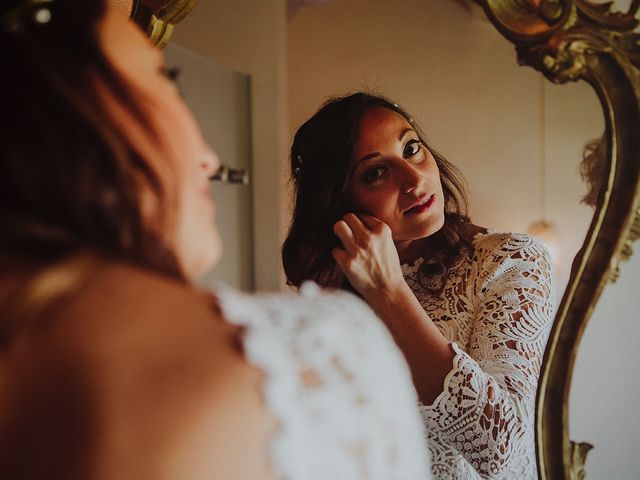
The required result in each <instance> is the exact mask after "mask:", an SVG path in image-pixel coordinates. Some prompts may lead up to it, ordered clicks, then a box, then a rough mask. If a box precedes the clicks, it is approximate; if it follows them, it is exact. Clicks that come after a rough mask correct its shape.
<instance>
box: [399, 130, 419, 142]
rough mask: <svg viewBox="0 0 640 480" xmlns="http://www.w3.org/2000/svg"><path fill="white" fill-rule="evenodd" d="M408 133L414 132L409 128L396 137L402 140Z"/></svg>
mask: <svg viewBox="0 0 640 480" xmlns="http://www.w3.org/2000/svg"><path fill="white" fill-rule="evenodd" d="M409 132H414V133H415V130H414V129H413V128H411V127H408V128H405V129H404V130H403V131H402V132H400V136H399V137H398V140H402V139H403V138H404V136H405V135H406V134H407V133H409Z"/></svg>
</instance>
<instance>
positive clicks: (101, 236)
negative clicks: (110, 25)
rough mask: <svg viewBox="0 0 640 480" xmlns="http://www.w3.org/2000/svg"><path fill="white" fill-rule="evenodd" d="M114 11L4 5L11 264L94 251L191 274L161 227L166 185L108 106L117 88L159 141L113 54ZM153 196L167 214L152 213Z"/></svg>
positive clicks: (1, 150) (2, 250)
mask: <svg viewBox="0 0 640 480" xmlns="http://www.w3.org/2000/svg"><path fill="white" fill-rule="evenodd" d="M41 7H42V8H44V9H45V10H47V12H48V13H49V14H50V17H51V18H50V19H48V18H46V16H45V17H44V18H43V17H42V15H41V16H40V17H38V16H37V14H38V12H39V11H40V9H41ZM47 12H45V13H47ZM105 12H106V6H105V4H104V2H103V1H102V0H55V1H53V2H47V3H42V2H41V3H39V4H38V3H37V2H30V1H26V0H22V1H20V0H3V2H2V6H1V7H0V52H1V55H0V56H1V58H2V63H3V68H2V70H3V73H2V76H1V84H2V88H0V95H1V96H2V99H1V102H0V103H1V104H2V107H3V108H2V115H1V116H0V225H2V227H1V228H0V262H2V260H1V259H2V258H5V259H7V258H8V259H12V260H16V259H18V260H19V259H25V260H28V261H34V260H36V261H38V262H44V263H47V262H54V261H57V260H63V259H64V258H68V257H69V255H72V254H74V253H76V252H78V251H80V250H95V251H97V252H100V253H103V254H106V255H107V256H113V257H116V258H120V259H124V260H127V261H130V262H133V263H136V264H138V265H141V266H144V267H146V268H150V269H153V270H155V271H158V272H162V273H165V274H167V275H170V276H173V277H175V278H177V279H182V280H183V279H184V275H183V273H182V272H181V270H180V267H179V265H178V261H177V259H176V257H175V255H174V253H173V252H172V251H171V249H170V248H168V247H167V246H166V245H165V242H164V240H163V239H162V235H161V233H160V230H159V229H157V230H156V229H155V228H156V227H155V226H157V225H164V224H163V223H161V222H165V221H167V219H168V214H167V213H166V212H167V209H166V208H165V207H166V200H164V201H163V199H166V194H167V193H171V192H167V191H166V190H167V188H166V187H167V186H166V185H165V184H166V183H167V182H163V181H162V180H161V178H160V177H159V175H158V174H157V172H156V171H154V169H153V168H152V167H151V165H150V164H149V163H148V161H147V160H146V159H145V158H144V157H143V155H142V154H141V153H140V152H138V151H137V150H136V148H134V146H133V145H132V144H131V143H130V142H129V140H128V137H127V135H126V134H125V133H126V132H124V131H123V130H122V127H121V126H119V125H118V124H117V122H115V121H114V119H113V117H112V116H111V115H110V113H109V109H108V108H107V107H106V105H105V93H104V92H105V91H106V92H107V93H108V95H110V96H112V97H113V98H114V99H115V100H116V101H117V102H118V104H119V105H120V106H122V107H123V108H125V109H126V111H127V112H128V113H129V114H130V115H131V116H132V117H133V118H134V119H135V120H136V121H138V122H139V123H140V125H141V126H142V127H143V128H144V129H145V130H146V132H147V133H148V134H149V135H150V138H152V139H156V138H157V134H156V133H154V131H153V128H151V126H150V123H149V122H148V121H147V119H146V116H145V111H146V110H145V108H144V104H143V103H142V102H143V101H144V99H142V100H141V97H140V95H139V94H138V95H136V92H134V91H133V90H132V88H131V86H130V85H128V84H127V82H126V81H125V80H123V79H122V78H121V76H120V75H118V73H117V71H116V70H115V69H114V68H113V67H112V65H111V64H110V63H109V61H108V59H107V58H106V56H105V54H104V53H103V50H102V48H101V44H100V40H99V24H100V21H101V20H102V18H103V16H104V15H105ZM40 14H42V12H40ZM42 20H46V21H42ZM98 83H99V85H98ZM98 87H100V88H98ZM168 163H169V162H168ZM167 168H170V165H167ZM143 195H146V196H149V195H151V196H153V197H154V198H153V200H154V201H155V204H154V205H158V209H157V211H155V210H154V212H153V215H157V218H156V217H154V218H152V219H149V213H148V212H143V204H148V202H147V203H144V202H143V201H142V200H143V199H142V197H143ZM145 198H146V197H145ZM146 199H147V200H148V198H146ZM143 213H144V215H143ZM152 226H153V227H152Z"/></svg>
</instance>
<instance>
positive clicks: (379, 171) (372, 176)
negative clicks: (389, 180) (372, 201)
mask: <svg viewBox="0 0 640 480" xmlns="http://www.w3.org/2000/svg"><path fill="white" fill-rule="evenodd" d="M385 171H386V168H385V167H374V168H370V169H369V170H367V171H366V172H364V174H363V175H362V180H363V181H364V183H373V182H375V181H376V180H380V179H381V178H382V176H383V175H384V172H385Z"/></svg>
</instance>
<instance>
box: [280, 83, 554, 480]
mask: <svg viewBox="0 0 640 480" xmlns="http://www.w3.org/2000/svg"><path fill="white" fill-rule="evenodd" d="M291 163H292V173H293V176H294V184H295V204H294V216H293V221H292V224H291V229H290V232H289V235H288V237H287V240H286V242H285V244H284V247H283V261H284V267H285V271H286V273H287V277H288V280H289V281H290V283H292V284H293V285H296V286H299V285H300V284H301V283H302V282H303V281H305V280H315V281H316V282H318V283H320V284H321V285H324V286H334V287H340V288H344V289H347V290H354V291H356V292H357V293H358V294H359V295H361V296H362V298H364V300H365V301H366V302H367V303H368V304H369V305H370V306H371V307H372V308H373V309H374V310H375V311H376V313H377V314H378V316H379V317H380V318H381V319H382V320H383V322H384V323H385V324H386V326H387V328H388V329H389V331H390V332H391V334H392V335H393V337H394V339H395V341H396V343H397V344H398V345H399V346H400V348H401V349H402V351H403V353H404V355H405V358H406V359H407V361H408V363H409V366H410V368H411V372H412V376H413V381H414V385H415V387H416V390H417V392H418V397H419V400H420V404H421V412H422V416H423V420H424V423H425V427H426V432H427V436H428V439H429V450H430V454H431V455H430V456H431V460H432V466H433V472H434V474H435V475H436V477H437V478H451V477H452V476H453V478H483V477H492V478H494V477H495V478H516V477H517V478H535V476H536V466H535V465H536V461H535V445H534V429H533V425H534V413H535V396H536V387H537V382H538V375H539V373H540V365H541V362H542V355H543V353H544V348H545V345H546V339H547V336H548V332H549V328H550V326H551V321H552V318H553V311H554V292H553V290H554V286H553V273H552V267H551V258H550V255H549V252H548V251H547V249H546V248H545V247H544V246H543V245H542V244H541V243H539V242H538V241H536V240H535V239H534V238H532V237H531V236H528V235H521V234H509V233H497V232H487V230H485V229H484V228H481V227H478V226H476V225H474V224H473V223H471V221H470V219H469V217H468V216H467V212H466V195H465V192H464V190H463V182H462V180H461V179H460V176H459V173H458V172H457V170H456V169H455V168H454V167H453V165H451V164H450V163H449V162H448V161H447V160H445V159H444V157H443V156H442V155H440V154H438V153H437V152H436V151H435V150H434V149H433V147H432V146H431V145H430V144H428V143H427V141H426V138H425V136H424V134H423V133H422V132H421V130H420V128H419V127H418V125H417V122H416V121H415V120H414V119H413V118H412V117H411V116H410V115H409V114H408V113H407V112H406V111H405V110H404V109H403V108H402V107H400V106H398V105H397V104H396V103H394V102H392V101H389V100H387V99H385V98H384V97H380V96H376V95H371V94H367V93H355V94H352V95H350V96H347V97H342V98H336V99H332V100H330V101H328V102H327V103H325V104H324V105H323V106H322V108H320V110H319V111H318V112H316V113H315V114H314V115H313V116H312V117H311V118H310V119H309V120H308V121H307V122H305V123H304V124H303V125H302V126H301V127H300V128H299V130H298V131H297V133H296V135H295V139H294V142H293V146H292V148H291ZM334 234H335V236H337V239H339V242H338V244H337V245H336V242H335V241H334V238H335V237H334ZM425 454H426V452H425Z"/></svg>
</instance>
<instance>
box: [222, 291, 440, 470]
mask: <svg viewBox="0 0 640 480" xmlns="http://www.w3.org/2000/svg"><path fill="white" fill-rule="evenodd" d="M217 294H218V296H219V298H220V302H221V306H222V309H223V311H224V313H225V316H226V317H227V320H228V321H230V322H231V323H234V324H236V325H240V326H243V327H245V333H244V338H243V344H244V349H245V355H246V357H247V359H248V360H249V361H250V362H251V363H253V364H254V365H256V366H257V367H259V368H260V369H261V370H263V372H264V375H265V378H264V382H263V394H264V399H265V404H266V406H267V408H268V409H269V411H270V412H271V414H272V415H273V416H274V418H276V419H277V421H278V423H279V429H278V431H277V432H276V433H275V434H274V436H273V437H272V439H271V442H270V450H271V458H272V461H273V465H274V468H275V469H276V471H277V472H279V473H280V474H281V476H282V478H286V479H296V480H297V479H300V480H314V479H318V480H326V479H380V480H383V479H384V480H388V479H406V480H414V479H424V478H427V479H428V478H430V476H429V464H428V457H427V456H426V455H425V451H426V444H425V440H424V432H423V425H422V422H421V421H420V414H419V413H418V409H417V408H416V394H415V390H414V388H413V385H412V382H411V378H410V374H409V371H408V367H407V365H406V363H405V361H404V358H403V357H402V354H401V353H400V351H399V350H398V349H397V348H396V347H395V344H394V343H393V341H392V339H391V336H390V335H389V333H388V332H387V331H386V329H385V328H384V327H383V326H382V324H381V322H380V321H379V320H378V319H377V318H376V317H375V316H374V314H373V312H372V311H371V310H370V309H369V307H368V306H367V305H365V304H364V303H363V302H361V301H360V300H359V299H357V298H356V297H354V296H352V295H350V294H347V293H344V292H320V291H319V289H318V288H317V287H316V286H315V285H314V284H306V285H304V286H303V288H302V289H301V295H299V296H291V295H276V294H272V295H262V296H253V295H252V296H248V295H243V294H241V293H239V292H237V291H234V290H231V289H229V288H228V287H224V288H220V289H217Z"/></svg>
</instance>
